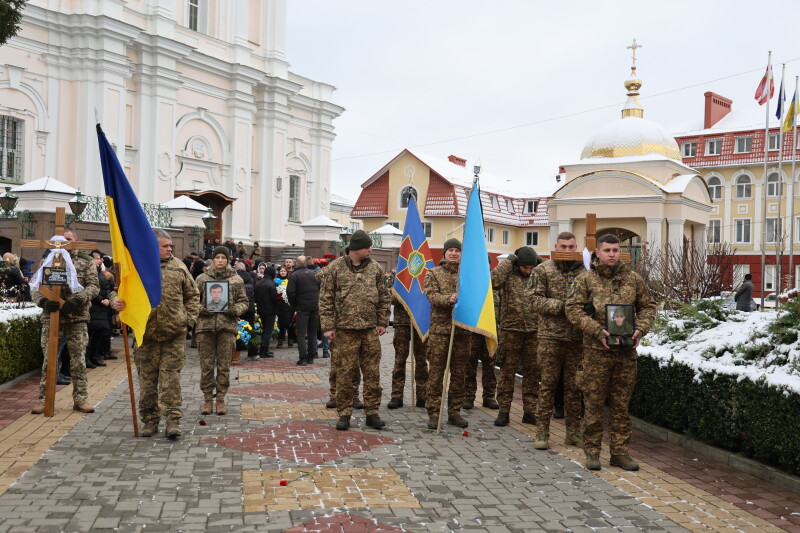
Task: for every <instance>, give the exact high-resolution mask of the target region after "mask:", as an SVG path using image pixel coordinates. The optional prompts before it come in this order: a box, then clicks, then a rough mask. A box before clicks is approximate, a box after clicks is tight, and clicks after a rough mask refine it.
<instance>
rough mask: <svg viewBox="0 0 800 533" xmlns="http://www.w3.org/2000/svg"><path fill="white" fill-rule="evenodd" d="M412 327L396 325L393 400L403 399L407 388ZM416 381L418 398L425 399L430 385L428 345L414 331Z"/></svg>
mask: <svg viewBox="0 0 800 533" xmlns="http://www.w3.org/2000/svg"><path fill="white" fill-rule="evenodd" d="M411 327H412V326H410V325H408V324H403V325H395V327H394V338H393V339H392V345H393V346H394V368H393V369H392V398H398V399H400V400H402V399H403V389H404V388H405V386H406V361H408V352H409V348H410V346H411ZM414 380H415V382H416V385H417V390H416V393H417V394H416V397H417V398H425V397H426V396H425V395H426V392H425V387H426V386H427V384H428V353H427V346H426V343H424V342H422V339H421V338H420V337H419V334H418V333H417V332H416V331H414Z"/></svg>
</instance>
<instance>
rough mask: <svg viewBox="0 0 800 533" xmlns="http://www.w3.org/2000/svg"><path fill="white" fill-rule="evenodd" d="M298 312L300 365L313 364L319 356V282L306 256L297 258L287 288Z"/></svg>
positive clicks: (290, 301)
mask: <svg viewBox="0 0 800 533" xmlns="http://www.w3.org/2000/svg"><path fill="white" fill-rule="evenodd" d="M286 294H287V295H288V297H289V305H291V306H292V307H293V308H294V310H295V312H296V313H297V324H296V327H297V349H298V351H299V355H300V358H299V360H298V361H297V364H298V365H301V366H304V365H307V364H311V363H312V362H313V360H314V359H316V358H317V324H318V323H319V282H318V281H317V276H316V275H315V273H314V271H313V270H309V269H308V267H307V266H306V257H305V256H303V255H301V256H300V257H298V258H297V268H296V269H295V271H294V272H292V273H291V274H289V285H288V287H287V289H286Z"/></svg>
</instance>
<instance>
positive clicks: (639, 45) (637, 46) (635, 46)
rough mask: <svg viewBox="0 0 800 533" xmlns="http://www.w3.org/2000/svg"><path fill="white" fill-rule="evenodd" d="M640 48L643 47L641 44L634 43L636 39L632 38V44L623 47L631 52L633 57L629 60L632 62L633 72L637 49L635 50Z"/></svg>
mask: <svg viewBox="0 0 800 533" xmlns="http://www.w3.org/2000/svg"><path fill="white" fill-rule="evenodd" d="M642 46H643V45H641V44H638V43H637V42H636V37H634V38H633V43H632V44H630V45H628V46H626V47H625V48H627V49H628V50H631V51H632V52H633V55H632V56H631V60H632V61H633V69H634V70H635V69H636V49H637V48H641V47H642Z"/></svg>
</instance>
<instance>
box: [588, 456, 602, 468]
mask: <svg viewBox="0 0 800 533" xmlns="http://www.w3.org/2000/svg"><path fill="white" fill-rule="evenodd" d="M586 469H587V470H600V454H599V453H587V454H586Z"/></svg>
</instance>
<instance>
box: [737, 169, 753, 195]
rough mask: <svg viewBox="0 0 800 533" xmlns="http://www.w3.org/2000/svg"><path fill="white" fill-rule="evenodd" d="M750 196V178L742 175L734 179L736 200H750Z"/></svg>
mask: <svg viewBox="0 0 800 533" xmlns="http://www.w3.org/2000/svg"><path fill="white" fill-rule="evenodd" d="M751 196H752V182H751V181H750V176H748V175H746V174H745V175H742V176H739V177H738V178H736V198H750V197H751Z"/></svg>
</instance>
